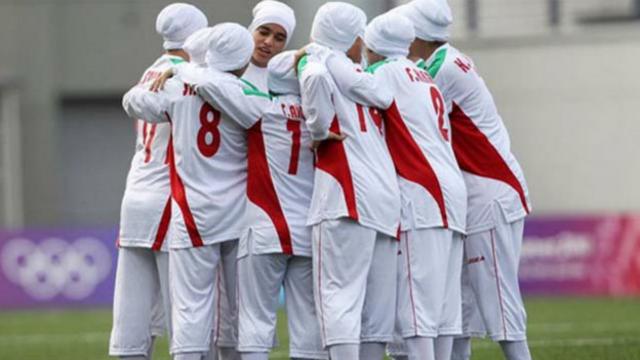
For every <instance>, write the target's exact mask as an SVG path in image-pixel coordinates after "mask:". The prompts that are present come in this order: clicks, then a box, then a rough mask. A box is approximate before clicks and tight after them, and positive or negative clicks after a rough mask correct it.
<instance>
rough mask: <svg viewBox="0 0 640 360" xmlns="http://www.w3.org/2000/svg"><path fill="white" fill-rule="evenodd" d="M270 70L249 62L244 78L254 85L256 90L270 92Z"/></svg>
mask: <svg viewBox="0 0 640 360" xmlns="http://www.w3.org/2000/svg"><path fill="white" fill-rule="evenodd" d="M268 76H269V70H268V69H267V68H266V67H259V66H257V65H254V64H253V63H251V62H250V63H249V66H248V67H247V70H245V72H244V74H242V79H243V80H245V81H248V82H249V83H250V84H251V85H250V86H253V87H254V90H258V91H261V92H263V93H268V92H269V88H268V86H267V78H268Z"/></svg>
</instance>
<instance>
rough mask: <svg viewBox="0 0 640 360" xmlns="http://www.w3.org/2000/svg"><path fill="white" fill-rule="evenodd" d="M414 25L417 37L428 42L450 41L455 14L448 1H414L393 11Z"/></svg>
mask: <svg viewBox="0 0 640 360" xmlns="http://www.w3.org/2000/svg"><path fill="white" fill-rule="evenodd" d="M393 11H394V12H398V13H400V14H402V15H404V16H406V17H407V18H408V19H409V20H411V22H412V23H413V27H414V29H415V31H416V37H417V38H419V39H422V40H426V41H448V40H449V36H450V34H449V26H450V25H451V23H452V22H453V14H452V13H451V8H450V7H449V4H448V3H447V0H414V1H412V2H410V3H408V4H405V5H401V6H398V7H397V8H395V9H393Z"/></svg>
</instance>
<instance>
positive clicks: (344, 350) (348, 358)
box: [329, 344, 360, 360]
mask: <svg viewBox="0 0 640 360" xmlns="http://www.w3.org/2000/svg"><path fill="white" fill-rule="evenodd" d="M358 350H360V345H359V344H338V345H331V346H329V357H330V358H331V360H354V359H359V358H360V356H359V351H358Z"/></svg>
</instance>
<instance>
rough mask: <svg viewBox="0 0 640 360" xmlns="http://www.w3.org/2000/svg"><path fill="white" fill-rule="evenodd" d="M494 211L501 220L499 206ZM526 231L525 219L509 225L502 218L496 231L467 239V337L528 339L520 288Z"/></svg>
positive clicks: (465, 305) (465, 291)
mask: <svg viewBox="0 0 640 360" xmlns="http://www.w3.org/2000/svg"><path fill="white" fill-rule="evenodd" d="M494 211H495V212H496V216H497V217H498V218H501V214H500V210H499V209H498V208H497V207H496V208H495V209H494ZM523 230H524V220H517V221H515V222H513V223H508V222H506V221H505V220H504V219H502V222H501V223H500V224H498V225H497V226H496V227H494V228H493V229H491V230H488V231H484V232H481V233H475V234H471V235H469V236H468V237H467V238H466V239H465V241H464V242H465V249H464V256H465V264H464V268H463V282H462V284H463V287H462V288H463V292H464V294H463V306H464V309H463V311H464V312H463V314H464V319H463V330H464V334H465V335H467V336H477V337H482V336H487V335H488V336H489V337H490V338H491V339H492V340H494V341H503V340H506V341H520V340H525V339H526V324H527V313H526V311H525V309H524V306H523V303H522V296H521V294H520V287H519V286H518V265H519V260H520V253H521V249H522V234H523ZM501 239H503V240H501Z"/></svg>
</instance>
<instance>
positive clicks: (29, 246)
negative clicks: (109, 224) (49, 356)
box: [0, 231, 116, 308]
mask: <svg viewBox="0 0 640 360" xmlns="http://www.w3.org/2000/svg"><path fill="white" fill-rule="evenodd" d="M113 233H114V232H113V231H108V232H95V231H93V232H92V231H88V232H80V231H76V232H64V231H63V232H56V231H54V232H37V231H36V232H28V231H26V232H20V233H15V234H9V236H3V235H5V234H3V233H2V232H0V275H2V276H0V292H2V293H3V294H8V295H10V296H8V297H7V298H5V297H4V296H3V298H5V300H4V301H2V300H0V308H2V307H5V306H6V307H16V306H18V307H20V306H30V305H36V306H38V305H42V306H47V305H64V304H102V303H107V304H108V303H109V302H110V301H111V299H112V297H111V296H112V295H111V294H112V293H113V272H114V261H115V256H116V254H115V251H116V250H115V248H114V244H113V239H114V237H113ZM107 234H108V235H107ZM97 293H99V294H97Z"/></svg>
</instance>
